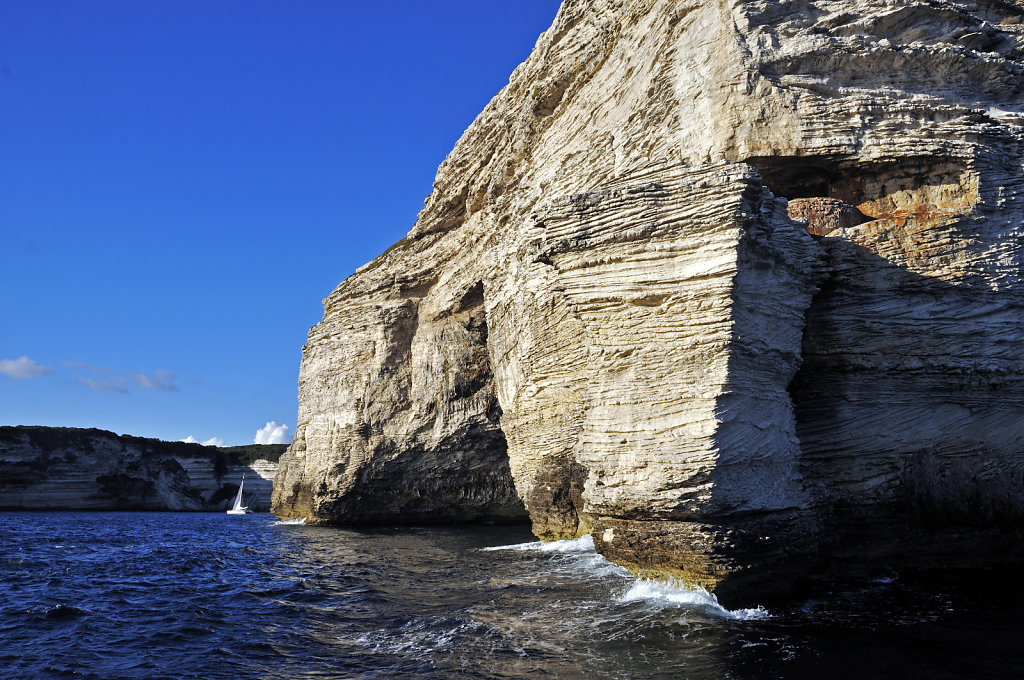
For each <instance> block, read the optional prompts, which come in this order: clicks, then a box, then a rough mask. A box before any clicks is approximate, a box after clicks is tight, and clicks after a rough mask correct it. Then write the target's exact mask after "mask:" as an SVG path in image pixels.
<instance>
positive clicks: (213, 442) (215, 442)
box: [181, 435, 224, 446]
mask: <svg viewBox="0 0 1024 680" xmlns="http://www.w3.org/2000/svg"><path fill="white" fill-rule="evenodd" d="M181 441H183V442H186V443H188V444H202V445H203V446H224V440H223V439H221V438H220V437H210V438H209V439H207V440H206V441H202V442H201V441H199V440H198V439H196V438H195V437H193V436H192V435H189V436H187V437H185V438H184V439H182V440H181Z"/></svg>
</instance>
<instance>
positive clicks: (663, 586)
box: [619, 579, 769, 620]
mask: <svg viewBox="0 0 1024 680" xmlns="http://www.w3.org/2000/svg"><path fill="white" fill-rule="evenodd" d="M638 601H642V602H649V603H651V604H653V605H656V606H663V607H690V608H698V609H701V610H702V611H705V612H707V613H709V614H713V615H715V616H721V617H723V618H727V619H739V620H752V619H763V618H767V617H768V616H769V614H768V612H767V610H765V609H764V608H762V607H754V608H750V609H726V608H725V607H723V606H722V605H721V604H719V602H718V598H717V597H715V596H714V595H713V594H711V593H709V592H708V591H706V590H704V589H703V588H695V587H691V586H685V585H682V584H680V583H673V582H671V581H659V580H648V579H637V580H636V581H635V582H634V583H633V585H631V586H630V587H629V588H628V589H627V590H626V591H625V592H624V593H622V595H620V596H619V602H638Z"/></svg>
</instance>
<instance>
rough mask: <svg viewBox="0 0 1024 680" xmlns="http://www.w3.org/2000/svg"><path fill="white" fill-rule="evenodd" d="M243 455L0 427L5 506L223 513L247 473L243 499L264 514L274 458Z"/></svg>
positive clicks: (68, 431)
mask: <svg viewBox="0 0 1024 680" xmlns="http://www.w3.org/2000/svg"><path fill="white" fill-rule="evenodd" d="M235 448H245V449H255V450H257V451H258V452H263V453H266V454H268V455H271V456H273V454H274V453H276V452H279V450H280V449H278V448H276V447H274V446H264V447H255V446H253V447H235ZM238 453H239V452H238V451H234V450H233V449H232V448H229V449H218V448H215V447H211V446H201V445H199V444H189V443H185V442H165V441H160V440H157V439H146V438H143V437H130V436H124V435H117V434H114V433H113V432H107V431H105V430H96V429H88V430H86V429H76V428H51V427H0V508H3V509H8V510H12V509H24V510H192V511H224V510H226V509H227V508H228V507H230V506H231V503H232V501H233V500H234V497H235V494H236V493H237V492H238V484H239V482H240V481H241V479H242V476H243V475H244V476H245V487H244V489H243V496H244V501H245V503H246V504H247V505H248V506H249V507H250V509H252V510H253V511H256V512H260V511H263V512H265V511H267V510H269V508H270V497H271V491H272V486H273V478H274V475H275V474H276V472H277V463H276V462H272V461H269V460H261V459H257V460H248V459H244V458H243V457H240V456H239V455H238ZM246 453H248V454H250V456H251V454H252V453H253V452H252V451H246Z"/></svg>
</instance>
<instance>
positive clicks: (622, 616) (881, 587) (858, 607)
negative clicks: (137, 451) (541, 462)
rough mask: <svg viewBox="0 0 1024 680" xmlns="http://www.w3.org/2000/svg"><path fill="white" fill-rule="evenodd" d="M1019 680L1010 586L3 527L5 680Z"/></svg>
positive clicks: (986, 580) (193, 520)
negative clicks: (698, 575) (699, 582)
mask: <svg viewBox="0 0 1024 680" xmlns="http://www.w3.org/2000/svg"><path fill="white" fill-rule="evenodd" d="M1020 677H1024V587H1022V585H1021V582H1020V581H1019V580H1018V579H1016V578H1013V577H1006V576H1005V575H1004V576H1002V577H998V578H996V577H991V578H990V577H987V576H986V577H981V578H979V577H978V576H977V575H974V576H972V577H971V578H958V579H956V580H944V579H935V578H932V579H931V580H928V581H922V580H915V579H912V578H909V577H908V576H906V575H901V574H899V573H896V572H885V573H883V574H882V575H880V576H875V577H873V578H871V579H867V580H864V581H862V582H856V583H849V584H843V585H842V586H841V587H837V588H836V589H835V590H832V591H827V592H824V593H822V594H821V595H820V596H816V597H815V598H814V599H809V600H802V601H799V602H795V603H793V604H792V605H789V606H786V607H784V608H763V607H751V608H747V609H733V610H730V609H726V608H724V607H722V606H721V605H720V604H719V603H718V602H717V601H716V600H715V598H714V597H713V596H711V595H709V594H707V593H705V592H702V591H695V590H689V589H686V588H683V587H680V586H678V585H674V584H671V583H668V582H658V581H645V580H639V579H637V578H635V577H633V576H632V575H631V574H630V573H629V572H627V571H625V570H624V569H622V568H620V567H618V566H616V565H614V564H611V563H610V562H608V561H607V560H605V559H604V558H602V557H601V556H600V555H598V554H597V553H595V552H594V548H593V543H592V541H591V540H590V539H589V537H584V538H582V539H578V540H574V541H562V542H556V543H548V544H542V543H540V542H538V541H536V540H534V539H533V537H532V536H531V534H530V533H529V531H528V529H527V528H525V527H522V526H475V527H448V528H408V527H394V528H378V529H373V530H352V529H340V528H331V527H316V526H305V525H297V524H294V523H283V522H280V521H278V520H277V519H275V518H274V517H272V516H270V515H266V514H251V515H245V516H228V515H225V514H202V513H134V512H119V513H107V512H49V513H41V512H40V513H22V512H6V513H0V678H19V679H22V678H97V679H103V680H113V679H117V678H133V679H134V678H144V679H155V678H175V679H179V678H202V679H203V680H211V679H217V678H225V679H228V678H230V679H239V678H261V679H276V678H281V679H284V678H287V679H289V680H295V679H300V678H388V679H390V678H444V679H447V678H580V679H583V680H596V679H598V678H623V679H629V680H639V679H646V678H666V679H668V678H673V679H675V678H694V679H716V680H718V679H730V678H736V679H741V678H857V679H859V680H863V679H869V678H900V679H902V680H908V679H910V678H935V679H940V680H941V679H944V678H1020Z"/></svg>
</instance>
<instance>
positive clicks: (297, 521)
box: [274, 517, 306, 526]
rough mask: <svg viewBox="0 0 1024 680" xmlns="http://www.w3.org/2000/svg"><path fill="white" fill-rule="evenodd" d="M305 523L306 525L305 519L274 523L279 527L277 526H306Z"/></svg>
mask: <svg viewBox="0 0 1024 680" xmlns="http://www.w3.org/2000/svg"><path fill="white" fill-rule="evenodd" d="M305 523H306V518H305V517H296V518H294V519H279V520H277V521H276V522H274V524H275V525H277V526H295V525H299V524H305Z"/></svg>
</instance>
